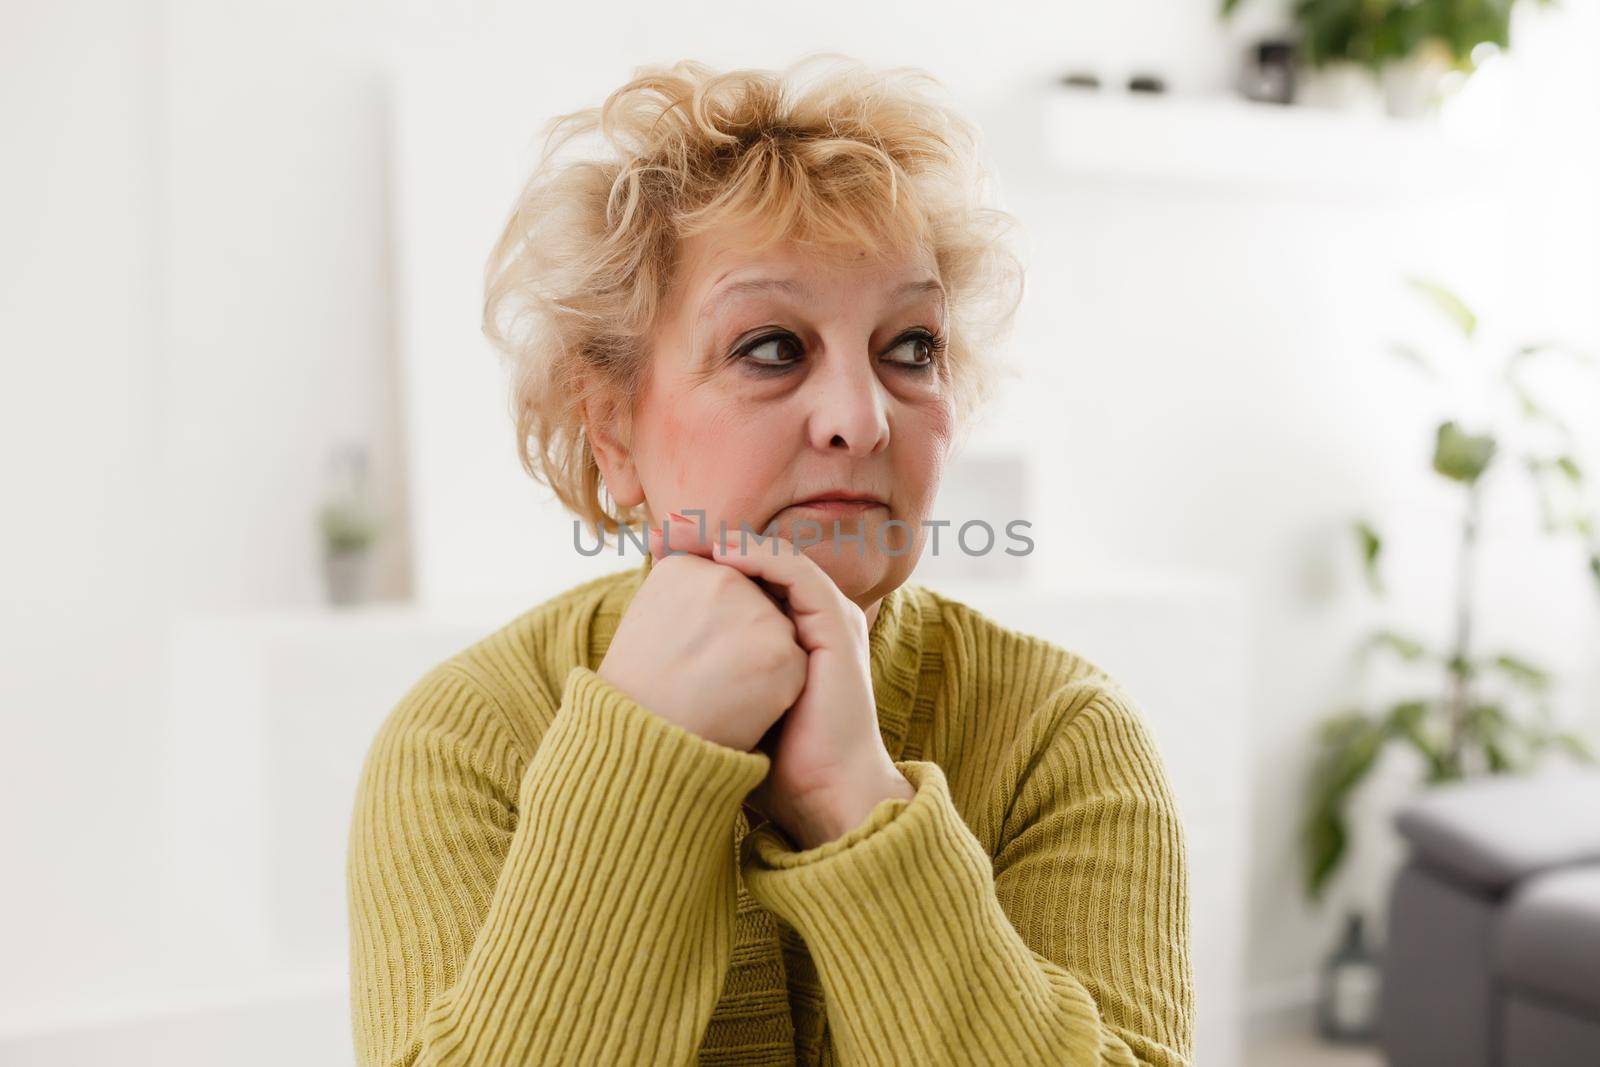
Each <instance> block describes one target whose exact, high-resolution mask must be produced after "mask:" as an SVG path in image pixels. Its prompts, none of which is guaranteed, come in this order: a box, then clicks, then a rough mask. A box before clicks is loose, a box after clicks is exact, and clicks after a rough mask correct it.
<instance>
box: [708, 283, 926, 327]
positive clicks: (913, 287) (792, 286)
mask: <svg viewBox="0 0 1600 1067" xmlns="http://www.w3.org/2000/svg"><path fill="white" fill-rule="evenodd" d="M765 292H780V293H785V294H787V295H789V296H795V297H800V296H805V295H806V294H807V293H808V292H810V290H809V289H807V288H806V287H805V286H804V285H802V284H800V283H799V282H797V281H793V280H791V279H788V278H748V279H745V280H744V281H739V282H731V283H729V284H728V285H725V286H723V287H722V288H721V289H719V290H717V291H716V292H715V293H714V294H712V295H711V296H709V297H707V298H706V301H705V303H704V304H702V305H701V306H700V316H699V317H700V319H702V320H704V319H708V318H710V317H711V316H713V315H715V314H716V313H717V312H719V311H721V310H722V308H723V307H724V306H725V305H727V304H728V303H730V302H731V301H732V300H733V299H734V298H736V297H740V296H746V295H748V294H751V293H765ZM913 293H937V294H939V298H940V302H941V303H943V300H944V285H943V284H942V283H940V281H939V280H938V279H937V278H924V279H922V280H920V281H914V282H906V283H905V284H904V285H902V286H900V287H899V288H898V289H896V290H895V291H894V294H893V295H894V296H895V297H901V296H907V295H910V294H913Z"/></svg>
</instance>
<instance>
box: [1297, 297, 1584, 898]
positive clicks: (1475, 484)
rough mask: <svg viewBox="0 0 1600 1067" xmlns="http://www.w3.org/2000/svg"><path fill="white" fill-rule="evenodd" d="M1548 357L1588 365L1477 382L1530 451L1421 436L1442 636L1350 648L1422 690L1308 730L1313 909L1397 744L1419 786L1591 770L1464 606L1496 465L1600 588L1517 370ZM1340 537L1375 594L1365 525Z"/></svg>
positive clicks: (1568, 492)
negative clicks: (1483, 640) (1427, 458)
mask: <svg viewBox="0 0 1600 1067" xmlns="http://www.w3.org/2000/svg"><path fill="white" fill-rule="evenodd" d="M1411 286H1412V289H1413V291H1414V292H1416V293H1417V294H1418V295H1419V296H1420V297H1422V298H1423V299H1424V300H1425V301H1426V302H1427V303H1428V304H1429V305H1430V306H1431V307H1432V308H1434V309H1435V310H1437V311H1439V312H1441V313H1442V314H1443V315H1444V316H1445V318H1446V319H1447V320H1448V321H1449V322H1450V323H1452V324H1453V327H1454V329H1455V331H1456V332H1458V333H1459V334H1460V336H1461V337H1462V338H1463V340H1464V341H1465V342H1467V343H1469V344H1471V343H1472V342H1473V341H1474V339H1475V336H1476V331H1477V322H1478V320H1477V316H1476V315H1475V314H1473V312H1472V311H1471V309H1470V308H1468V306H1467V305H1466V304H1465V303H1463V302H1462V300H1461V299H1460V298H1459V297H1457V296H1456V295H1455V294H1454V293H1452V292H1450V291H1449V290H1447V289H1445V288H1443V287H1441V286H1439V285H1436V284H1433V283H1430V282H1426V281H1422V280H1418V279H1413V280H1412V282H1411ZM1394 352H1395V354H1396V355H1398V356H1400V357H1402V358H1404V359H1406V360H1407V361H1408V362H1410V363H1412V364H1414V365H1417V366H1419V367H1422V368H1424V369H1428V370H1432V364H1431V363H1430V362H1429V361H1428V360H1427V359H1426V358H1425V357H1424V356H1423V355H1422V354H1421V353H1420V352H1419V351H1418V349H1416V348H1415V347H1413V346H1410V345H1397V346H1395V348H1394ZM1551 358H1567V359H1571V360H1574V361H1576V363H1577V364H1578V365H1580V366H1583V367H1588V368H1593V367H1594V366H1595V360H1594V358H1593V357H1592V356H1589V355H1587V354H1585V353H1580V352H1575V351H1573V350H1571V349H1569V348H1565V347H1563V346H1560V345H1552V344H1528V345H1522V346H1519V347H1517V348H1515V349H1513V350H1512V351H1511V352H1509V353H1508V354H1507V355H1506V356H1505V357H1504V358H1503V359H1502V360H1501V361H1500V362H1499V364H1498V372H1497V373H1496V374H1495V375H1494V376H1493V378H1492V380H1491V382H1490V383H1489V384H1490V385H1491V387H1495V388H1497V389H1498V394H1499V399H1501V400H1502V402H1503V405H1504V407H1505V408H1506V409H1508V410H1509V412H1510V415H1509V418H1510V419H1512V420H1514V421H1515V422H1516V423H1517V424H1518V425H1517V426H1516V427H1515V429H1518V430H1521V431H1523V432H1522V433H1521V434H1520V435H1515V436H1520V437H1523V438H1526V439H1527V440H1529V441H1532V442H1535V443H1534V444H1532V445H1525V446H1518V447H1517V448H1516V449H1514V448H1513V447H1512V446H1511V445H1510V444H1509V443H1508V441H1503V440H1502V437H1505V438H1508V439H1509V438H1511V437H1512V436H1514V435H1512V434H1509V433H1507V434H1497V433H1496V432H1494V430H1493V429H1492V428H1487V427H1473V428H1469V427H1468V426H1466V425H1464V424H1463V423H1462V422H1461V421H1458V420H1456V419H1448V420H1446V421H1444V422H1442V423H1440V424H1439V425H1438V426H1437V428H1436V430H1435V432H1434V441H1433V455H1432V459H1431V465H1432V470H1433V472H1434V473H1435V474H1437V475H1438V476H1439V477H1441V478H1443V479H1446V480H1447V481H1448V482H1449V483H1450V484H1451V485H1452V486H1453V487H1454V489H1455V490H1456V491H1457V492H1458V493H1459V495H1460V501H1461V515H1460V522H1459V533H1458V538H1459V540H1458V543H1457V557H1456V560H1455V562H1456V570H1455V578H1454V588H1453V591H1452V593H1453V595H1452V601H1451V603H1450V604H1449V605H1448V608H1449V610H1450V612H1451V623H1452V625H1451V628H1450V629H1451V637H1450V640H1449V642H1448V645H1447V647H1443V648H1435V647H1431V646H1430V645H1429V643H1428V642H1426V641H1424V640H1422V639H1420V638H1417V637H1415V636H1413V635H1410V634H1407V633H1403V632H1400V631H1399V630H1396V629H1393V628H1381V629H1378V630H1377V631H1376V632H1374V633H1372V634H1371V635H1370V636H1368V637H1367V639H1366V640H1365V641H1364V642H1363V644H1362V646H1361V648H1360V650H1359V651H1360V652H1361V653H1362V654H1363V655H1365V654H1367V653H1371V652H1376V653H1380V654H1389V655H1394V656H1398V657H1399V658H1400V659H1401V660H1402V661H1404V662H1406V663H1407V664H1409V665H1411V666H1413V667H1416V668H1420V669H1421V670H1422V671H1423V676H1424V677H1427V678H1429V679H1430V688H1429V689H1428V690H1426V691H1421V692H1415V693H1412V694H1410V695H1408V696H1406V697H1405V698H1404V699H1401V700H1398V701H1395V702H1394V703H1393V704H1391V705H1390V706H1389V707H1387V708H1382V709H1378V710H1375V711H1373V710H1367V709H1363V708H1355V709H1351V710H1348V711H1345V712H1343V713H1340V714H1337V715H1334V716H1332V717H1330V718H1328V719H1327V720H1325V721H1324V722H1323V723H1321V724H1320V728H1319V731H1318V736H1317V752H1316V756H1315V760H1314V763H1313V767H1312V772H1311V775H1310V778H1309V803H1308V807H1307V810H1306V814H1305V820H1304V823H1303V826H1302V844H1303V860H1304V868H1303V870H1304V876H1305V887H1306V890H1307V893H1308V895H1309V896H1310V897H1311V898H1312V899H1313V900H1317V899H1320V897H1321V895H1322V892H1323V889H1324V888H1325V886H1326V885H1327V884H1328V882H1329V880H1330V879H1331V877H1332V876H1333V874H1334V873H1335V871H1336V870H1337V868H1338V866H1339V864H1340V861H1341V860H1342V859H1343V857H1344V855H1345V853H1346V847H1347V844H1348V841H1349V834H1350V831H1349V826H1348V825H1347V820H1346V810H1347V805H1348V803H1349V801H1350V800H1351V797H1352V794H1353V793H1354V792H1355V790H1356V789H1357V787H1358V786H1360V785H1361V783H1362V782H1363V781H1364V780H1365V779H1366V778H1367V776H1368V774H1369V773H1370V772H1371V771H1372V769H1373V767H1374V766H1375V764H1376V763H1377V761H1378V758H1379V756H1381V755H1382V754H1383V753H1384V752H1385V750H1386V749H1388V748H1389V747H1390V746H1391V745H1400V746H1404V747H1406V748H1408V749H1410V750H1411V751H1413V752H1415V753H1416V754H1417V755H1418V756H1420V757H1421V763H1422V766H1423V768H1424V772H1423V773H1424V779H1425V783H1426V784H1430V785H1431V784H1434V783H1438V782H1446V781H1450V780H1453V779H1458V778H1462V777H1466V776H1468V775H1475V774H1484V773H1488V774H1502V773H1511V772H1517V771H1522V770H1525V769H1529V768H1531V767H1532V766H1533V765H1535V764H1536V763H1538V762H1539V761H1540V760H1541V759H1542V758H1543V757H1544V756H1545V755H1546V754H1547V753H1549V752H1552V751H1560V752H1564V753H1566V754H1567V755H1568V756H1570V757H1572V758H1575V759H1577V760H1580V761H1584V762H1593V761H1594V754H1593V752H1592V750H1591V749H1590V747H1589V745H1588V743H1587V742H1586V741H1585V740H1584V739H1583V738H1581V737H1579V736H1577V735H1576V734H1573V733H1569V732H1566V731H1564V730H1562V729H1560V728H1559V727H1558V726H1557V724H1556V723H1555V722H1554V721H1553V716H1552V711H1551V708H1550V705H1549V689H1550V686H1551V682H1552V678H1551V676H1550V674H1549V672H1548V671H1547V670H1546V669H1544V668H1543V667H1541V666H1539V665H1538V664H1537V663H1535V662H1533V661H1531V660H1529V659H1527V658H1525V657H1524V655H1522V654H1521V653H1520V652H1515V651H1511V650H1500V649H1494V650H1482V649H1479V648H1478V647H1477V645H1476V644H1475V643H1474V640H1473V635H1474V633H1475V626H1474V622H1475V621H1476V619H1477V615H1478V611H1479V605H1478V604H1477V602H1476V601H1475V600H1474V598H1473V573H1474V563H1475V556H1476V553H1477V550H1478V524H1479V516H1480V511H1481V508H1482V500H1483V492H1484V488H1483V487H1484V479H1485V475H1486V473H1488V472H1489V471H1491V470H1492V469H1499V468H1506V472H1507V473H1508V474H1510V473H1511V472H1512V471H1520V472H1521V474H1522V475H1523V476H1526V477H1529V478H1531V479H1532V480H1533V485H1534V489H1535V491H1536V495H1537V499H1538V501H1539V506H1540V512H1541V523H1542V530H1543V532H1544V533H1546V534H1548V535H1551V536H1571V537H1575V538H1577V539H1578V541H1579V543H1580V544H1581V546H1582V551H1581V553H1580V556H1581V557H1582V558H1583V560H1584V561H1585V562H1584V566H1585V568H1586V570H1587V571H1588V576H1587V579H1586V580H1589V581H1592V582H1594V583H1595V586H1596V588H1597V589H1600V539H1597V534H1600V526H1597V522H1596V515H1595V513H1594V511H1593V509H1592V505H1590V504H1589V503H1587V502H1586V500H1585V494H1584V489H1585V486H1586V484H1587V483H1586V475H1585V472H1584V469H1583V466H1582V465H1581V464H1580V462H1579V460H1578V458H1577V454H1576V447H1575V446H1576V440H1575V437H1574V435H1573V433H1572V430H1571V428H1570V426H1569V425H1568V424H1567V423H1566V421H1565V420H1563V419H1562V418H1561V417H1560V416H1559V415H1557V414H1556V413H1555V412H1554V411H1552V410H1550V409H1549V408H1548V407H1547V406H1546V405H1545V404H1544V403H1543V402H1542V401H1541V400H1540V399H1539V398H1538V397H1536V396H1535V395H1534V393H1533V391H1532V390H1531V387H1530V386H1529V384H1528V382H1527V381H1526V372H1527V370H1528V368H1529V367H1530V365H1531V364H1533V363H1534V362H1535V361H1539V360H1546V359H1551ZM1435 373H1436V372H1435ZM1510 428H1511V427H1508V429H1510ZM1514 452H1515V454H1513V453H1514ZM1513 464H1515V465H1514V466H1512V465H1513ZM1353 532H1354V534H1355V541H1356V546H1357V549H1358V552H1359V556H1360V562H1361V567H1362V572H1363V574H1364V576H1365V579H1366V582H1367V585H1368V587H1369V588H1370V589H1371V590H1372V591H1373V592H1374V593H1375V594H1376V595H1378V596H1379V597H1382V596H1383V593H1384V585H1383V581H1382V575H1381V566H1380V565H1381V561H1382V558H1383V546H1384V541H1383V537H1382V536H1381V535H1380V533H1379V532H1378V530H1377V529H1376V527H1375V525H1374V524H1373V523H1372V522H1370V521H1367V520H1358V521H1356V522H1355V523H1354V524H1353ZM1490 679H1493V680H1494V682H1495V683H1497V684H1496V686H1495V687H1494V691H1493V692H1491V691H1490V689H1489V688H1488V687H1486V686H1485V683H1486V682H1488V681H1489V680H1490Z"/></svg>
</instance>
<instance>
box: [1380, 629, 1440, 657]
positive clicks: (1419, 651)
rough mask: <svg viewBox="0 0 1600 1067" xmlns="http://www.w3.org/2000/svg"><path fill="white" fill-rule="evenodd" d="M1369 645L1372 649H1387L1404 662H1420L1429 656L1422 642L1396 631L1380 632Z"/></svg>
mask: <svg viewBox="0 0 1600 1067" xmlns="http://www.w3.org/2000/svg"><path fill="white" fill-rule="evenodd" d="M1367 644H1368V646H1369V647H1372V648H1387V649H1389V650H1390V651H1392V652H1394V653H1395V654H1396V655H1398V656H1399V657H1400V658H1401V659H1403V660H1419V659H1422V658H1423V657H1424V656H1426V655H1427V654H1428V650H1427V648H1426V646H1424V645H1423V643H1422V642H1421V641H1418V640H1417V639H1416V638H1414V637H1407V636H1406V635H1405V634H1402V633H1398V632H1396V631H1394V630H1379V631H1378V632H1377V633H1375V634H1373V635H1372V637H1371V638H1369V639H1368V641H1367Z"/></svg>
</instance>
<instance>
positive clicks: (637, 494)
mask: <svg viewBox="0 0 1600 1067" xmlns="http://www.w3.org/2000/svg"><path fill="white" fill-rule="evenodd" d="M581 407H582V411H583V434H584V438H585V439H586V440H587V441H588V442H589V449H590V451H592V452H593V453H594V461H595V463H596V464H597V465H598V466H599V467H600V477H601V478H603V479H604V480H605V483H606V490H607V491H608V492H609V493H610V494H611V499H613V500H615V501H616V502H617V505H618V506H619V507H624V508H631V507H636V506H638V505H639V504H642V503H643V502H644V486H643V485H641V484H640V482H639V475H638V472H637V471H636V470H635V469H634V466H633V454H632V452H631V451H630V450H629V448H628V446H627V445H626V444H625V443H624V441H623V439H624V436H625V433H624V431H625V427H623V426H622V425H621V418H620V416H619V414H618V412H617V407H616V405H615V404H614V403H613V402H611V401H610V400H605V399H593V398H588V399H585V400H584V401H582V404H581Z"/></svg>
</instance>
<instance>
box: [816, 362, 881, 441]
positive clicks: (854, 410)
mask: <svg viewBox="0 0 1600 1067" xmlns="http://www.w3.org/2000/svg"><path fill="white" fill-rule="evenodd" d="M820 363H821V366H820V367H819V368H818V369H817V370H814V371H813V372H812V373H811V374H810V375H809V376H808V377H807V380H806V388H807V389H808V391H809V393H810V395H809V401H808V402H809V406H810V410H809V414H808V416H807V420H808V421H807V431H808V434H809V436H810V438H811V445H812V447H813V448H817V449H820V450H822V451H837V450H843V451H845V452H847V453H849V454H850V455H851V456H870V455H872V454H873V453H874V452H878V451H881V450H882V449H883V448H884V447H885V446H886V445H887V444H888V443H889V412H888V404H887V401H886V397H885V395H884V386H883V383H882V382H881V381H879V380H878V375H877V374H876V373H875V369H874V367H873V365H872V358H871V356H869V355H868V354H866V353H864V352H860V353H851V354H850V356H848V357H846V358H836V359H826V358H825V359H823V360H821V361H820Z"/></svg>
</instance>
